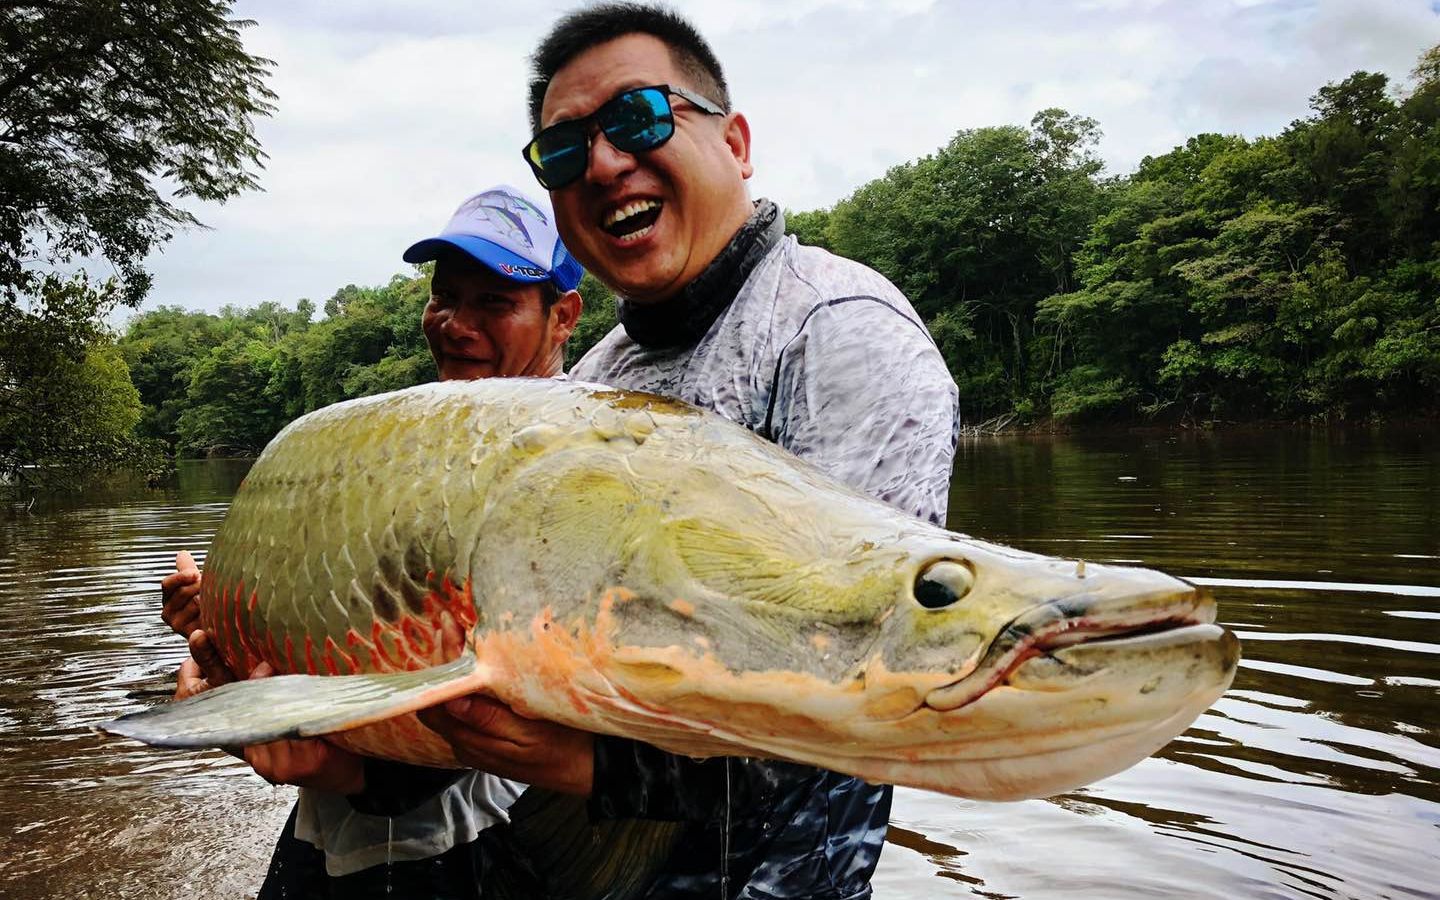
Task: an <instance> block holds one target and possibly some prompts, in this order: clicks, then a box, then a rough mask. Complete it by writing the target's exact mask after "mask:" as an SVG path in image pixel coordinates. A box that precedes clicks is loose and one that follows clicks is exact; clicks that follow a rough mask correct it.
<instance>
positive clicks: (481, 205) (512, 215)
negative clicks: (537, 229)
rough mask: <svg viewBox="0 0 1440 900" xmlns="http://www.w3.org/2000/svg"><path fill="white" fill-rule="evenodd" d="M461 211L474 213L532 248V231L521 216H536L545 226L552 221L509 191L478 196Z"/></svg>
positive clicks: (538, 209) (528, 202)
mask: <svg viewBox="0 0 1440 900" xmlns="http://www.w3.org/2000/svg"><path fill="white" fill-rule="evenodd" d="M461 209H462V210H467V211H471V212H474V213H475V214H476V215H477V216H480V217H481V218H483V219H484V220H485V221H487V222H489V223H490V224H491V225H493V226H495V230H496V231H499V232H501V233H502V234H504V235H506V236H507V237H509V238H511V239H512V240H516V241H520V242H522V243H524V244H525V246H527V247H532V248H533V247H534V246H535V241H534V239H532V238H531V237H530V230H529V229H527V228H526V227H525V220H524V218H522V216H521V214H522V213H523V214H528V215H531V216H534V217H535V218H537V219H539V220H540V222H541V224H543V225H549V224H550V220H549V219H548V218H547V217H546V215H545V213H544V212H543V211H542V210H541V209H540V207H538V206H536V205H535V204H533V203H531V202H530V201H529V200H526V199H525V198H524V197H517V196H515V195H514V194H512V193H510V192H509V191H486V192H484V193H483V194H476V195H475V196H474V197H471V198H470V199H469V200H468V201H466V203H465V205H464V206H462V207H461Z"/></svg>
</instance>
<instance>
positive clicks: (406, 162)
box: [145, 0, 1440, 309]
mask: <svg viewBox="0 0 1440 900" xmlns="http://www.w3.org/2000/svg"><path fill="white" fill-rule="evenodd" d="M574 5H575V4H574V3H571V2H564V3H552V2H547V0H504V2H496V0H478V2H477V0H407V2H405V3H396V2H394V0H329V2H319V0H299V2H296V0H239V2H238V3H237V6H236V14H237V15H239V16H242V17H246V18H251V19H254V20H256V22H257V24H256V26H255V27H254V28H252V29H250V30H249V31H248V32H247V34H246V42H247V46H248V47H249V48H250V49H251V51H252V52H254V53H258V54H260V55H262V56H266V57H269V58H270V59H273V60H275V62H276V67H275V71H274V74H273V76H272V78H271V81H270V85H271V87H272V89H273V90H274V91H275V92H276V93H277V94H278V95H279V99H278V101H277V103H278V110H277V111H276V113H275V115H274V117H273V118H271V119H267V120H263V121H261V122H260V123H259V126H258V131H259V136H260V140H261V142H262V144H263V146H264V149H265V152H266V153H268V154H269V160H268V161H267V165H266V169H265V171H264V172H263V173H262V174H261V179H260V180H261V184H262V185H263V187H264V191H263V192H257V193H253V194H248V195H246V196H243V197H240V198H238V199H235V200H232V201H231V202H230V203H228V204H226V205H225V206H215V205H205V206H198V207H195V211H196V212H197V213H198V215H199V217H200V219H201V220H202V221H203V222H205V223H206V224H207V225H209V226H210V229H209V230H205V231H191V232H186V233H182V234H180V235H177V236H176V238H175V239H174V240H173V241H172V242H171V243H170V244H169V245H168V247H167V248H166V250H165V252H164V253H163V254H160V255H157V256H155V257H153V258H152V259H151V261H150V265H151V268H152V270H153V271H154V273H155V288H154V291H153V292H152V294H151V297H150V299H149V300H148V301H147V302H146V306H145V308H153V307H154V306H156V305H158V304H162V303H164V304H179V305H181V306H186V307H190V308H197V309H216V308H218V307H220V306H222V305H224V304H226V303H235V304H240V305H251V304H254V303H258V302H260V301H262V300H278V301H280V302H283V303H285V304H287V305H290V304H293V302H294V301H295V300H297V299H299V298H301V297H309V298H311V299H313V300H315V301H316V302H317V304H320V303H323V301H324V299H325V298H326V297H328V296H330V295H331V294H332V293H334V291H335V290H336V289H337V288H339V287H341V286H343V285H345V284H351V283H353V284H360V285H368V284H378V283H382V282H384V281H386V280H387V279H388V278H389V277H390V276H391V275H393V274H395V273H397V272H406V271H408V267H407V266H406V265H405V264H404V263H402V262H401V261H400V253H401V251H402V250H403V249H404V248H405V247H406V246H407V245H408V244H409V243H411V242H412V241H415V240H418V239H420V238H424V237H429V236H431V235H433V234H434V233H436V231H437V230H438V229H439V227H440V226H441V225H443V224H444V222H445V220H446V219H447V218H448V217H449V215H450V213H451V211H452V210H453V209H454V208H455V207H456V206H457V205H458V204H459V202H460V200H462V199H464V198H465V197H466V196H468V195H469V194H471V193H474V192H475V191H477V190H480V189H482V188H485V187H488V186H490V185H492V184H496V183H500V182H508V183H511V184H514V185H516V186H518V187H521V188H523V189H525V190H527V191H531V192H533V193H535V194H537V195H540V196H542V197H543V194H542V193H541V192H540V190H539V188H538V186H537V185H536V184H535V183H534V180H533V178H532V177H531V175H530V172H529V170H528V168H527V167H526V166H525V163H524V162H523V161H522V160H521V158H520V149H519V148H520V147H521V145H522V144H524V143H525V141H526V140H528V137H529V134H528V126H527V123H526V117H525V109H524V100H523V98H524V84H525V80H526V65H527V60H526V58H527V56H528V54H529V52H530V51H531V49H532V48H533V47H534V44H535V42H536V40H537V39H538V38H539V37H540V35H541V34H543V33H544V31H545V30H546V29H547V28H548V27H549V25H550V24H551V23H552V22H553V21H554V19H555V18H556V17H557V16H558V14H559V13H560V12H562V11H564V10H566V9H569V8H571V7H573V6H574ZM674 5H675V6H676V7H677V8H678V9H679V10H680V11H681V12H683V13H685V14H686V15H688V16H689V17H690V18H691V19H692V20H693V21H694V22H695V23H696V24H697V25H698V26H699V27H700V30H701V31H702V32H703V33H704V34H705V35H706V37H707V38H708V39H709V40H710V42H711V44H712V46H713V47H714V48H715V51H716V53H717V55H718V56H719V57H720V60H721V62H722V63H723V65H724V66H725V68H726V74H727V77H728V78H729V80H730V85H731V93H732V97H733V99H734V101H735V104H736V108H738V109H739V110H741V111H743V112H744V113H745V114H746V115H747V116H748V118H749V120H750V125H751V133H752V137H753V158H754V162H755V177H754V179H753V180H752V182H751V187H752V193H753V195H754V196H757V197H759V196H767V197H771V198H773V199H774V200H776V201H777V202H778V203H780V204H781V205H782V206H786V207H789V208H791V209H797V210H799V209H813V208H816V207H821V206H829V205H831V204H833V203H834V202H835V201H837V200H840V199H842V198H844V197H845V196H846V195H848V194H849V193H850V192H851V191H853V190H854V189H855V188H856V187H858V186H859V185H861V184H864V183H865V182H866V181H869V180H870V179H873V178H876V177H878V176H880V175H882V174H884V172H885V170H886V169H887V168H888V167H890V166H892V165H895V164H897V163H901V162H905V161H907V160H911V159H914V158H916V157H919V156H922V155H924V154H926V153H929V152H932V151H933V150H935V149H936V148H937V147H939V146H941V145H942V144H944V143H945V142H946V141H947V140H949V138H950V137H951V136H952V135H953V134H954V133H955V132H956V131H957V130H959V129H962V128H975V127H981V126H986V125H1000V124H1025V123H1027V122H1028V121H1029V119H1030V117H1031V116H1032V115H1033V114H1034V113H1035V112H1036V111H1037V110H1040V109H1043V108H1046V107H1050V106H1059V107H1063V108H1064V109H1067V110H1069V111H1071V112H1074V113H1081V114H1084V115H1088V116H1091V117H1092V118H1095V119H1097V120H1098V121H1099V122H1100V125H1101V128H1102V129H1103V130H1104V134H1105V136H1104V139H1103V140H1102V142H1101V145H1100V152H1101V155H1102V156H1103V157H1104V159H1105V161H1106V163H1107V166H1108V171H1110V172H1112V173H1124V172H1129V171H1131V170H1132V169H1133V168H1134V166H1135V164H1136V163H1137V162H1138V161H1139V160H1140V159H1141V158H1142V157H1144V156H1145V155H1147V154H1153V153H1163V152H1165V151H1166V150H1168V149H1170V148H1171V147H1172V146H1174V145H1175V144H1177V143H1180V142H1183V141H1184V140H1185V138H1187V137H1189V136H1190V135H1193V134H1197V133H1200V132H1205V131H1220V132H1230V133H1239V134H1244V135H1247V136H1255V135H1260V134H1274V133H1276V132H1277V131H1279V130H1280V129H1282V128H1284V127H1285V125H1286V124H1288V123H1289V122H1290V121H1292V120H1293V119H1296V118H1299V117H1301V116H1303V115H1304V114H1305V113H1306V110H1307V103H1308V99H1309V97H1310V96H1311V95H1312V94H1313V93H1314V91H1315V89H1316V88H1318V87H1319V86H1321V85H1322V84H1324V83H1326V82H1328V81H1335V80H1339V79H1341V78H1343V77H1345V76H1346V75H1348V74H1350V73H1351V72H1353V71H1355V70H1357V69H1367V70H1370V71H1379V72H1384V73H1386V74H1388V75H1390V76H1391V77H1392V79H1394V80H1396V81H1399V82H1403V81H1404V80H1405V79H1406V77H1407V75H1408V73H1409V71H1410V70H1411V68H1412V67H1413V66H1414V63H1415V61H1416V59H1417V57H1418V56H1419V54H1420V53H1421V52H1422V51H1423V50H1424V49H1426V48H1427V47H1429V46H1432V45H1434V44H1437V43H1440V14H1437V11H1436V10H1437V8H1440V3H1436V2H1432V0H1006V2H989V0H695V2H679V3H675V4H674Z"/></svg>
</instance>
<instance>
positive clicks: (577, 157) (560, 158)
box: [529, 122, 587, 188]
mask: <svg viewBox="0 0 1440 900" xmlns="http://www.w3.org/2000/svg"><path fill="white" fill-rule="evenodd" d="M569 124H570V123H568V122H567V123H564V124H562V125H559V126H555V127H551V128H547V129H545V130H544V131H542V132H540V134H538V135H536V137H535V140H534V141H532V142H531V143H530V154H529V158H530V164H531V165H532V166H533V167H534V168H535V169H536V171H537V173H543V174H542V177H541V181H542V182H543V183H544V185H545V186H546V187H550V188H556V187H561V186H563V185H566V184H569V183H570V182H572V181H574V180H575V179H576V178H578V177H579V176H580V175H582V174H584V172H585V157H586V155H587V154H586V150H587V147H586V144H587V141H586V139H585V130H584V129H583V128H578V127H577V128H567V127H565V126H566V125H569Z"/></svg>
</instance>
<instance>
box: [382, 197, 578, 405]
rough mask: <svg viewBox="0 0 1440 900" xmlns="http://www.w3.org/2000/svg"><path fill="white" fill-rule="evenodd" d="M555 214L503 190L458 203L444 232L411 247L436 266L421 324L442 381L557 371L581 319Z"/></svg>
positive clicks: (414, 256)
mask: <svg viewBox="0 0 1440 900" xmlns="http://www.w3.org/2000/svg"><path fill="white" fill-rule="evenodd" d="M553 221H554V220H553V218H552V217H551V215H550V213H549V212H548V211H546V210H544V209H542V208H541V207H540V206H538V205H537V204H536V203H535V202H534V201H532V200H530V199H529V198H528V197H526V196H525V195H524V194H522V193H520V192H519V191H517V190H515V189H514V188H512V187H508V186H506V185H499V186H497V187H493V188H491V189H489V190H487V191H482V192H480V193H478V194H476V195H475V196H473V197H471V198H469V199H468V200H466V201H465V202H464V203H462V204H460V208H459V209H457V210H456V211H455V215H453V216H451V217H450V221H449V222H448V223H446V225H445V228H444V230H442V231H441V232H440V234H439V235H437V236H435V237H433V238H428V239H426V240H423V241H420V242H419V243H416V244H413V245H412V246H411V247H410V249H408V250H406V251H405V261H406V262H408V263H422V262H430V261H432V260H433V261H434V262H435V274H434V277H433V278H432V279H431V282H430V302H429V303H428V304H427V305H426V307H425V315H424V318H423V319H422V320H421V327H422V328H423V329H424V331H425V340H426V341H427V342H428V343H429V344H430V352H431V353H432V354H433V355H434V356H435V367H436V369H437V370H438V371H439V373H440V379H441V380H442V381H444V380H447V379H451V378H489V377H493V376H496V375H499V376H511V375H532V376H538V377H542V378H544V377H549V376H552V375H558V374H560V371H561V366H562V364H563V362H564V347H565V341H566V339H568V338H569V337H570V333H571V332H572V331H574V330H575V323H576V321H577V320H578V319H579V318H580V294H579V293H578V292H576V290H575V288H576V287H577V286H578V285H579V284H580V277H581V275H582V274H583V272H582V270H581V268H580V264H579V263H578V262H576V261H575V257H573V256H571V255H570V252H569V251H568V250H566V249H565V245H564V244H563V243H561V241H560V235H559V234H558V233H557V232H556V231H555V226H554V224H553Z"/></svg>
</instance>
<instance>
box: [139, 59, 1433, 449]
mask: <svg viewBox="0 0 1440 900" xmlns="http://www.w3.org/2000/svg"><path fill="white" fill-rule="evenodd" d="M1099 137H1100V131H1099V127H1098V125H1097V124H1096V123H1095V122H1094V121H1093V120H1091V119H1088V118H1084V117H1082V116H1075V115H1071V114H1069V113H1066V112H1064V111H1062V110H1055V109H1051V110H1045V111H1043V112H1041V113H1039V114H1037V115H1036V116H1035V117H1034V119H1032V120H1031V122H1030V126H1029V127H1028V128H1021V127H1014V126H1002V127H995V128H979V129H974V130H965V131H961V132H959V133H958V134H956V135H955V137H954V138H953V139H952V140H951V141H950V143H949V144H947V145H946V146H944V147H942V148H940V149H939V150H938V151H936V152H935V153H934V154H932V155H930V156H926V157H924V158H922V159H919V160H916V161H914V162H910V163H905V164H903V165H900V166H896V167H895V168H893V169H891V170H890V171H889V172H887V173H886V174H885V176H884V177H882V178H879V179H877V180H875V181H872V182H870V183H869V184H866V185H864V186H863V187H861V188H860V189H858V190H857V191H855V193H853V194H852V195H851V196H849V197H847V198H846V199H844V200H841V201H840V202H839V203H837V204H836V205H835V206H834V207H832V208H830V209H822V210H814V211H807V212H790V213H788V214H787V222H788V228H789V230H790V231H791V232H792V233H794V234H796V235H797V236H798V237H799V238H800V239H801V240H802V241H804V242H806V243H810V244H817V245H820V246H824V247H827V248H829V249H831V250H833V251H835V252H837V253H840V254H842V255H844V256H848V257H850V258H852V259H856V260H859V261H861V262H863V263H866V264H867V265H870V266H873V267H874V268H876V269H878V270H879V271H880V272H882V273H883V274H885V275H886V276H887V277H888V278H890V279H891V280H892V281H894V282H895V283H896V284H897V285H899V286H900V288H901V289H902V290H904V291H905V293H906V294H907V295H908V296H909V297H910V299H911V300H912V301H913V302H914V304H915V307H916V309H917V310H918V311H919V312H920V314H921V315H922V316H923V317H924V318H925V320H926V322H927V323H929V325H930V330H931V333H932V334H933V335H934V337H935V340H936V342H937V344H938V345H939V347H940V350H941V352H942V353H943V354H944V357H945V360H946V362H947V363H948V364H949V366H950V369H951V371H952V372H953V373H954V375H955V379H956V381H957V382H958V383H959V385H960V396H961V405H962V410H963V412H964V414H965V416H966V418H967V419H968V420H970V421H971V422H977V421H980V420H983V419H987V418H990V417H994V416H999V415H1004V414H1016V415H1018V416H1019V417H1021V418H1022V419H1035V418H1041V417H1045V416H1055V417H1060V418H1067V419H1071V420H1075V419H1089V420H1111V421H1132V420H1153V419H1157V418H1158V419H1160V420H1162V421H1182V420H1184V421H1211V420H1216V419H1228V420H1235V419H1254V418H1276V417H1278V418H1286V419H1304V418H1310V417H1326V418H1351V419H1353V418H1362V417H1369V416H1381V417H1383V416H1392V415H1409V414H1415V413H1421V412H1429V411H1433V410H1435V409H1436V408H1437V405H1440V404H1437V398H1440V252H1437V248H1440V244H1437V242H1440V48H1436V49H1435V50H1431V51H1430V52H1428V53H1427V54H1426V55H1425V56H1424V57H1422V59H1421V61H1420V64H1419V66H1418V68H1417V69H1416V71H1415V74H1414V80H1413V83H1412V84H1411V85H1410V86H1409V87H1408V89H1407V90H1405V91H1404V92H1403V93H1397V92H1396V91H1394V90H1393V89H1392V87H1391V85H1389V84H1388V83H1387V79H1386V78H1385V76H1383V75H1377V74H1371V73H1365V72H1359V73H1356V74H1354V75H1352V76H1350V77H1349V78H1347V79H1345V80H1344V81H1341V82H1339V83H1336V84H1331V85H1328V86H1326V87H1324V88H1321V89H1320V90H1319V91H1318V92H1317V93H1316V94H1315V96H1314V98H1313V99H1312V106H1311V113H1310V115H1309V116H1307V117H1306V118H1303V119H1299V120H1297V121H1295V122H1293V123H1292V124H1291V125H1290V126H1289V127H1288V128H1286V129H1285V130H1284V131H1283V132H1282V133H1281V134H1279V135H1277V136H1275V137H1263V138H1258V139H1256V140H1246V139H1244V138H1241V137H1236V136H1227V135H1218V134H1203V135H1198V136H1196V137H1194V138H1191V139H1190V140H1189V141H1187V142H1186V143H1185V145H1184V146H1183V147H1178V148H1176V149H1175V150H1173V151H1172V152H1170V153H1167V154H1165V155H1163V156H1158V157H1147V158H1145V159H1144V160H1143V161H1142V162H1141V163H1140V166H1139V168H1138V170H1137V171H1136V172H1135V173H1133V174H1131V175H1128V176H1124V177H1118V178H1108V177H1104V176H1103V174H1102V171H1101V164H1100V162H1099V160H1098V158H1097V157H1096V155H1095V148H1096V144H1097V141H1098V140H1099ZM582 292H583V293H584V295H585V298H586V313H585V316H584V318H583V319H582V323H581V328H580V330H579V332H578V333H577V334H576V336H575V338H574V339H573V340H572V342H571V345H570V347H569V353H568V355H569V359H570V361H571V362H573V361H574V360H575V359H576V358H578V356H579V355H580V354H582V353H583V352H584V351H585V350H586V349H588V348H589V347H590V346H591V345H592V344H593V343H594V342H595V341H596V340H598V339H599V338H600V336H601V335H603V334H604V333H605V331H606V330H607V329H608V328H609V327H610V326H611V325H613V324H614V321H615V312H614V300H613V297H612V296H611V294H610V293H609V291H607V290H605V288H604V287H603V286H601V285H600V284H599V283H598V282H597V281H595V280H594V279H593V278H590V277H588V276H587V279H586V281H585V283H584V284H583V285H582ZM426 295H427V287H426V278H425V276H424V275H423V274H422V275H420V276H418V277H402V276H397V277H396V278H394V279H393V280H392V281H391V282H390V283H389V284H387V285H384V286H382V287H375V288H357V287H354V286H350V287H346V288H343V289H341V290H340V291H339V292H337V293H336V294H335V296H333V297H332V298H331V299H330V300H329V301H327V302H326V303H325V309H324V313H325V316H324V318H321V319H318V320H317V319H316V317H315V313H316V310H315V307H314V305H313V304H312V303H310V302H309V301H301V302H300V303H299V304H298V305H297V307H296V309H295V310H293V311H291V310H289V309H287V308H284V307H282V306H280V305H278V304H275V303H263V304H261V305H259V306H258V307H255V308H251V309H238V308H233V307H232V308H227V309H225V310H223V311H222V312H221V313H220V314H218V315H211V314H208V313H196V312H187V311H184V310H181V309H178V308H173V307H166V308H161V309H158V310H154V311H151V312H147V313H145V314H143V315H140V316H138V317H137V318H135V319H134V320H133V321H132V322H131V323H130V324H129V326H128V328H127V329H126V331H125V333H124V335H123V337H121V339H120V341H119V351H120V353H121V355H122V356H123V358H124V360H125V362H126V363H127V364H128V365H129V369H130V378H131V380H132V382H133V384H134V386H135V388H136V389H138V392H139V401H140V403H141V404H142V405H143V410H142V414H141V417H140V420H139V424H138V426H137V429H138V431H139V433H141V434H142V435H144V436H148V437H153V438H159V439H161V440H163V441H165V442H167V443H168V444H169V445H170V446H172V447H174V448H175V449H177V450H179V451H180V452H182V453H203V452H207V451H217V450H218V451H227V452H234V451H242V452H245V451H254V450H256V449H258V448H259V447H261V446H263V444H264V443H265V442H266V441H267V440H268V439H269V438H270V437H271V436H272V435H273V434H274V433H275V432H276V431H277V430H278V429H279V428H280V427H281V426H283V425H284V424H285V423H286V422H287V421H289V420H290V419H292V418H294V417H295V416H298V415H300V414H302V413H304V412H307V411H309V410H312V409H316V408H318V407H320V406H324V405H326V404H329V403H333V402H335V401H337V400H342V399H345V398H348V397H356V396H360V395H363V394H370V393H375V392H377V391H384V390H391V389H394V388H399V387H405V386H408V385H412V384H417V383H420V382H423V381H427V380H430V379H431V378H432V377H433V367H432V364H431V362H430V358H429V354H428V352H427V350H426V347H425V342H424V339H423V337H422V335H421V333H420V327H419V323H420V312H421V309H422V308H423V306H424V304H425V301H426ZM875 352H877V353H883V352H885V348H883V347H877V348H875Z"/></svg>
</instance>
